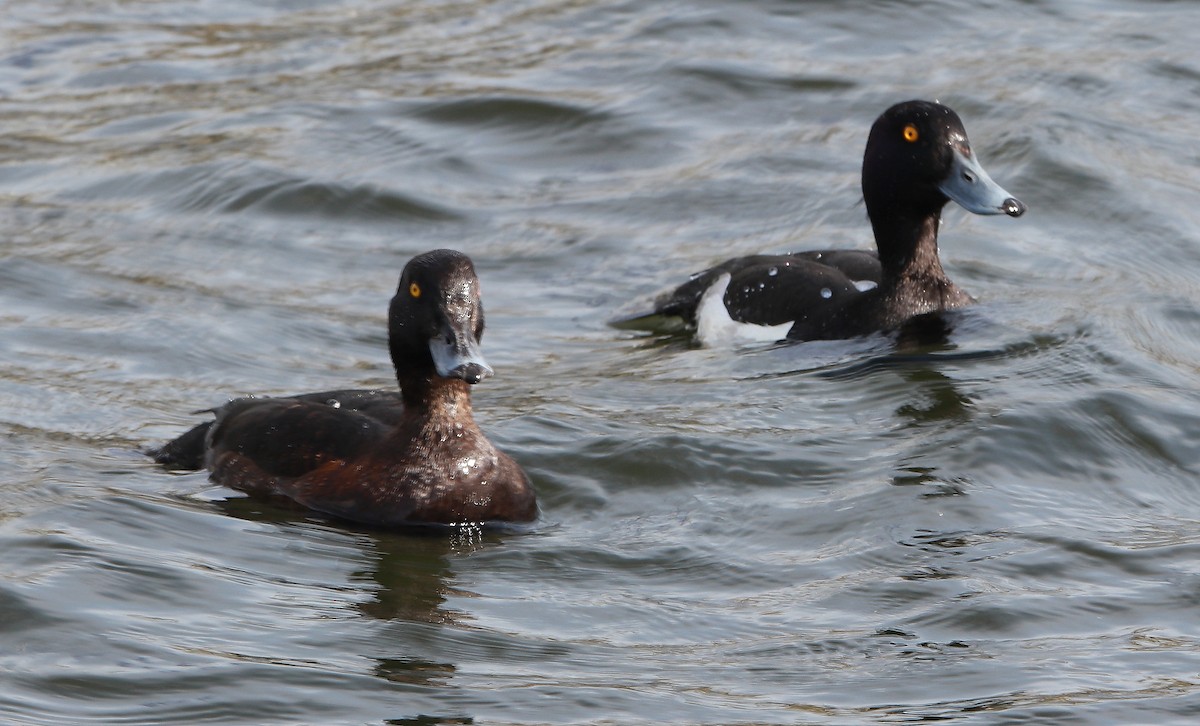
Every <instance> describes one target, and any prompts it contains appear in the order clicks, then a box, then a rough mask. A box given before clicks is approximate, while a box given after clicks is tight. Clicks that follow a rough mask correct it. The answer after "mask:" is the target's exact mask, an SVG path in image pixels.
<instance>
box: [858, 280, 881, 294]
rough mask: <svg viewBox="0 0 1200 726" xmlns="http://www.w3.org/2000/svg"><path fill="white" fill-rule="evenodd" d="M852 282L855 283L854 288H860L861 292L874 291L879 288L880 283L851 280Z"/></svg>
mask: <svg viewBox="0 0 1200 726" xmlns="http://www.w3.org/2000/svg"><path fill="white" fill-rule="evenodd" d="M851 282H852V283H854V287H856V288H858V291H859V292H866V291H867V290H874V289H875V288H877V287H879V283H878V282H875V281H874V280H851Z"/></svg>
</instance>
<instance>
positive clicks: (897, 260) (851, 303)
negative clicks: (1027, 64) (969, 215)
mask: <svg viewBox="0 0 1200 726" xmlns="http://www.w3.org/2000/svg"><path fill="white" fill-rule="evenodd" d="M862 189H863V199H864V201H865V203H866V207H867V215H868V217H869V218H870V220H871V227H872V230H873V231H874V234H875V243H876V251H874V252H868V251H864V250H820V251H812V252H800V253H794V254H786V255H753V256H749V257H738V258H734V259H731V260H726V261H725V262H723V263H721V264H719V265H717V266H715V267H712V268H710V269H708V270H705V271H704V272H701V273H699V274H697V275H693V276H692V279H690V280H689V281H688V282H686V283H684V284H683V285H681V286H679V287H678V288H676V289H675V290H673V291H672V292H670V293H667V294H665V295H663V296H661V297H659V299H658V300H657V301H656V303H655V313H654V314H655V315H665V316H677V317H680V318H682V319H683V320H684V321H685V322H686V323H688V324H690V325H692V326H695V325H697V323H698V322H699V321H698V320H697V316H698V314H699V313H700V312H701V311H702V310H707V309H708V308H707V307H705V306H702V305H701V303H702V301H703V299H704V296H705V293H706V292H710V291H712V292H713V293H719V294H722V301H723V303H724V310H725V313H726V314H727V315H728V317H729V318H730V319H732V320H733V321H734V322H737V323H748V324H752V325H758V326H777V325H782V324H787V323H791V327H790V328H789V329H788V331H787V337H788V338H790V339H793V340H814V339H836V338H849V337H854V336H858V335H865V334H868V333H872V332H875V331H879V330H887V329H892V328H896V327H898V326H900V325H901V324H903V323H904V322H905V321H906V320H908V319H910V318H912V317H915V316H917V315H922V314H925V313H934V312H941V311H946V310H952V309H954V308H958V307H962V306H964V305H967V304H969V303H970V302H971V301H972V298H971V297H970V296H969V295H968V294H967V293H966V292H964V291H963V290H961V289H960V288H959V287H957V286H956V285H955V284H954V283H953V282H951V281H950V279H949V278H948V277H947V276H946V273H945V271H944V270H943V269H942V265H941V261H940V260H939V259H938V238H937V233H938V224H939V222H940V217H941V210H942V207H944V206H945V204H946V202H948V201H951V200H953V201H955V202H958V203H959V204H960V205H962V206H963V207H964V208H965V209H967V210H968V211H971V212H974V213H976V214H1007V215H1009V216H1011V217H1019V216H1021V214H1023V213H1024V212H1025V205H1023V204H1022V203H1021V202H1019V201H1017V200H1016V199H1015V198H1013V197H1012V196H1011V195H1010V194H1008V192H1006V191H1004V189H1002V188H1001V187H1000V186H998V185H997V184H996V183H995V182H993V181H992V180H991V178H989V177H988V175H987V173H986V172H985V171H984V170H983V167H982V166H980V164H979V162H978V161H977V160H976V159H975V156H974V153H973V152H972V150H971V147H970V142H969V141H968V140H967V134H966V131H965V130H964V128H963V125H962V121H961V120H960V119H959V118H958V115H957V114H955V113H954V111H952V110H951V109H949V108H948V107H946V106H943V105H941V104H938V103H931V102H928V101H908V102H905V103H899V104H896V105H895V106H892V107H891V108H889V109H888V110H887V111H885V112H884V113H883V114H882V115H881V116H880V117H879V118H878V119H877V120H876V121H875V124H874V125H873V126H872V128H871V133H870V136H869V137H868V140H867V147H866V150H865V152H864V154H863V168H862ZM726 276H727V277H726ZM722 284H725V285H727V286H726V287H725V288H724V292H723V293H721V290H720V288H714V285H722ZM627 322H628V321H627Z"/></svg>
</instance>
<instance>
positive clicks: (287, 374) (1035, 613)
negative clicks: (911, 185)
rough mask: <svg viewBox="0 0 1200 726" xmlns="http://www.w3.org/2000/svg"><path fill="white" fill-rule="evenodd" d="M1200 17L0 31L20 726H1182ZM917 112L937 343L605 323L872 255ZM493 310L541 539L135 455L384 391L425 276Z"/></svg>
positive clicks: (6, 465) (2, 420) (808, 15)
mask: <svg viewBox="0 0 1200 726" xmlns="http://www.w3.org/2000/svg"><path fill="white" fill-rule="evenodd" d="M1197 31H1200V8H1197V7H1195V6H1193V5H1191V4H1188V3H1178V2H1175V3H1170V2H1163V3H1155V2H1132V1H1127V2H1116V1H1114V2H1081V1H1080V2H1057V3H1041V2H1028V3H1022V4H1020V5H1013V4H1010V3H995V4H987V3H974V4H971V5H970V6H967V5H961V6H960V5H959V4H954V3H936V2H915V3H887V2H873V3H808V2H806V3H799V2H782V1H777V2H746V1H745V0H727V1H726V2H705V3H670V2H666V3H645V2H624V3H613V2H607V3H601V2H586V1H582V0H577V1H575V2H551V1H549V0H527V1H525V2H496V3H488V2H436V1H434V0H426V1H422V2H391V1H388V0H375V1H371V0H344V1H343V2H332V1H330V2H322V1H320V0H310V1H308V2H303V1H297V2H287V1H285V0H278V1H276V2H271V3H243V2H220V1H216V2H208V3H199V4H197V3H182V2H175V1H172V0H164V1H163V2H155V3H147V2H133V1H127V2H119V3H105V4H99V5H97V4H90V3H67V2H51V3H43V2H39V3H33V2H27V1H21V0H17V1H15V2H10V3H7V4H6V6H5V10H4V13H3V14H2V17H0V39H2V42H0V200H2V202H3V213H2V214H0V326H2V332H0V364H2V365H0V371H2V372H0V412H2V413H0V551H3V553H4V556H3V557H2V558H0V679H2V680H0V682H2V683H3V688H0V721H4V722H9V723H20V724H61V723H125V724H131V723H164V722H172V723H201V722H203V723H260V724H265V723H281V724H283V723H383V722H388V723H425V724H429V723H518V724H525V723H621V724H627V723H687V724H701V723H708V724H737V723H746V724H749V723H755V724H760V723H831V724H832V723H837V724H848V723H869V722H904V721H916V720H948V721H956V722H972V723H1012V722H1020V721H1029V722H1037V723H1097V724H1106V723H1157V724H1161V723H1190V722H1192V721H1193V720H1194V719H1195V718H1196V717H1197V713H1200V626H1198V625H1197V622H1198V621H1197V618H1196V605H1197V603H1198V602H1200V567H1198V566H1197V561H1198V556H1200V533H1198V532H1200V528H1198V526H1197V525H1198V517H1197V511H1200V484H1198V474H1200V465H1198V464H1197V462H1198V461H1200V435H1198V433H1197V431H1198V430H1200V425H1198V424H1200V417H1198V415H1197V411H1198V406H1197V405H1198V403H1200V393H1198V392H1200V364H1198V363H1197V361H1200V312H1198V311H1200V293H1198V292H1197V291H1198V290H1200V205H1198V204H1197V203H1196V201H1197V199H1198V198H1200V172H1198V171H1197V170H1198V169H1200V164H1198V162H1200V151H1197V148H1198V147H1197V145H1196V143H1195V140H1196V138H1198V137H1200V113H1198V112H1200V65H1198V64H1197V61H1196V56H1195V51H1194V41H1195V37H1196V35H1197ZM913 97H921V98H937V99H940V100H942V101H943V102H945V103H948V104H949V105H951V106H953V107H954V108H955V109H956V110H958V112H959V113H960V115H961V116H962V117H963V119H964V121H965V123H966V126H967V130H968V132H969V133H970V134H971V137H972V141H973V144H974V146H975V149H976V151H977V153H978V154H979V155H980V158H981V159H982V161H983V163H984V165H985V166H986V168H987V169H988V171H989V172H990V174H991V175H992V177H993V178H994V179H996V181H997V182H998V183H1000V184H1001V185H1003V186H1004V187H1005V188H1006V189H1008V190H1009V191H1011V192H1013V193H1014V194H1016V195H1017V196H1018V197H1019V198H1021V199H1022V201H1024V202H1026V203H1027V204H1028V205H1029V207H1030V212H1029V213H1028V214H1027V215H1026V216H1024V217H1022V218H1021V219H1018V220H1013V219H1008V218H999V219H997V218H980V217H974V216H971V215H968V214H966V213H964V212H962V211H961V210H958V209H956V208H948V209H947V212H946V216H945V224H944V227H943V236H942V257H943V260H944V262H945V264H946V267H947V269H948V271H949V273H950V275H951V276H952V277H953V278H954V279H955V280H956V281H957V282H958V283H959V284H960V285H962V286H963V287H964V288H965V289H967V290H968V291H970V292H971V293H972V294H974V295H975V296H976V297H978V298H979V299H980V300H981V304H980V305H979V306H977V307H976V308H974V309H973V310H970V311H968V312H967V313H965V314H964V315H963V316H961V319H960V320H958V321H957V323H958V324H957V327H956V329H955V331H954V332H953V334H952V335H951V336H950V338H949V340H948V341H947V342H946V343H945V344H943V345H938V346H934V347H930V348H921V349H915V350H909V349H898V348H897V347H896V346H895V345H894V344H893V343H892V342H891V341H889V340H886V339H882V338H871V339H865V340H858V341H845V342H835V343H811V344H804V345H796V346H773V345H769V344H754V345H745V346H739V347H733V348H709V349H700V348H695V347H693V346H691V345H689V344H688V343H687V342H685V341H683V340H681V339H679V338H672V337H669V336H666V337H662V336H648V335H645V334H639V333H635V332H631V331H625V330H619V329H615V328H612V327H610V326H609V325H608V324H607V323H608V321H609V320H611V319H613V318H615V317H617V316H619V315H620V314H622V313H626V312H630V311H633V310H636V309H638V307H639V306H642V305H644V304H645V303H646V302H647V301H648V300H649V299H650V298H651V297H652V295H653V294H655V293H656V292H659V291H661V290H663V289H665V288H667V287H669V286H670V285H672V284H675V283H678V282H681V281H683V280H685V279H686V278H687V276H688V274H690V273H692V272H695V271H697V270H700V269H702V268H703V267H705V266H706V265H708V264H711V263H713V262H716V261H718V260H720V259H723V258H724V257H726V256H729V255H732V254H742V253H753V252H764V251H767V252H769V251H783V250H790V249H804V248H810V247H866V246H869V245H870V238H869V232H868V228H867V225H866V221H865V215H864V210H863V208H862V205H861V201H860V196H859V191H858V170H859V164H860V160H861V153H862V147H863V145H864V143H865V140H866V133H867V130H868V128H869V126H870V123H871V121H872V120H873V119H874V117H875V115H877V114H878V113H879V112H880V111H881V110H882V109H884V108H886V107H887V106H888V105H890V104H891V103H893V102H895V101H899V100H904V99H908V98H913ZM441 246H451V247H456V248H459V249H462V250H464V251H465V252H467V253H468V254H470V255H471V256H472V257H473V258H474V260H475V261H476V265H477V267H478V269H479V272H480V277H481V279H482V283H483V291H484V301H485V305H486V307H487V311H488V324H489V327H488V333H487V335H486V336H485V338H484V351H485V354H486V355H487V356H488V359H489V361H490V362H491V364H492V365H493V366H494V367H495V368H496V371H497V376H496V377H495V378H493V379H489V380H488V381H485V382H484V383H483V384H481V385H480V386H478V387H477V388H476V389H475V394H476V406H477V409H478V413H479V417H480V419H481V422H482V423H483V425H484V426H485V428H486V429H487V430H488V431H489V432H490V433H491V435H492V437H493V438H494V440H495V441H496V442H497V443H499V444H500V445H501V446H502V447H503V448H505V449H506V450H508V451H509V452H511V453H512V454H513V455H514V456H515V457H516V458H517V459H518V460H519V461H520V462H522V464H523V465H524V466H525V467H526V469H527V470H528V471H529V473H530V474H531V476H532V478H533V480H534V482H535V484H536V486H537V488H538V492H539V495H540V500H541V503H542V509H543V518H542V522H541V524H540V525H539V527H538V528H537V529H536V531H534V532H533V533H531V534H518V535H512V534H496V533H492V534H484V535H478V534H474V533H470V532H464V533H461V534H460V535H458V536H455V537H448V538H444V537H422V536H415V535H411V534H403V533H399V534H395V533H379V532H370V531H361V530H358V529H356V528H354V527H351V526H347V525H344V524H339V523H335V522H329V521H325V520H322V519H320V518H316V517H308V516H305V515H303V514H299V513H295V512H285V511H279V510H276V509H273V508H271V507H270V506H267V505H264V504H261V503H258V502H255V501H251V500H247V499H243V498H238V497H237V496H236V495H235V494H234V493H232V492H230V491H228V490H224V489H221V488H219V487H214V486H213V485H211V484H210V483H208V482H207V480H206V478H205V476H204V475H203V474H190V475H174V476H173V475H170V474H167V473H164V472H163V471H161V470H159V469H157V468H156V467H154V466H153V465H152V464H151V463H149V462H148V461H147V460H145V459H144V458H143V457H142V456H141V455H140V454H139V453H138V449H139V447H142V446H145V445H147V444H154V443H158V442H161V441H163V440H164V439H166V438H167V437H170V436H172V435H174V434H176V433H178V432H179V431H181V430H182V429H183V428H184V427H186V426H188V425H190V424H191V423H192V422H194V421H195V420H197V418H196V417H194V416H190V415H188V412H189V411H193V410H196V409H199V408H204V407H207V406H211V405H214V404H217V403H220V402H221V401H223V400H224V399H225V398H226V397H228V396H231V395H236V394H239V393H251V392H253V393H263V394H271V393H276V394H279V393H290V392H299V391H308V390H320V389H332V388H341V387H347V386H384V385H390V383H391V381H392V376H391V371H390V367H389V363H388V361H387V357H386V349H385V333H384V328H383V325H384V322H383V321H384V311H385V307H386V304H387V300H388V298H389V297H390V295H391V293H392V292H393V290H394V286H395V284H396V278H397V275H398V274H399V271H400V269H401V267H402V266H403V264H404V262H405V261H406V260H407V259H408V258H410V257H411V256H413V255H414V254H416V253H418V252H422V251H424V250H427V249H431V248H435V247H441Z"/></svg>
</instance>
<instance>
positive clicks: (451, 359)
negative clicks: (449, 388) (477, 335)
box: [429, 334, 494, 383]
mask: <svg viewBox="0 0 1200 726" xmlns="http://www.w3.org/2000/svg"><path fill="white" fill-rule="evenodd" d="M429 353H430V355H432V356H433V366H434V368H435V369H436V370H437V374H438V375H439V376H441V377H442V378H461V379H463V380H464V381H466V382H467V383H479V382H480V381H482V380H483V379H484V378H487V377H488V376H490V375H492V374H493V373H494V371H492V367H491V366H489V365H488V363H487V361H486V360H484V358H483V353H482V352H481V351H480V350H479V343H477V342H476V341H475V339H474V338H473V337H471V336H470V335H456V334H449V335H446V336H441V337H437V338H432V339H430V341H429Z"/></svg>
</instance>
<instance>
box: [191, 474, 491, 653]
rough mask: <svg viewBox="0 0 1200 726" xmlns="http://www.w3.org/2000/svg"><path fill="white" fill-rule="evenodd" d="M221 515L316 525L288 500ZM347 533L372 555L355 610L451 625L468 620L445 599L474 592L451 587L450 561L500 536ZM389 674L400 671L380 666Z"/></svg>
mask: <svg viewBox="0 0 1200 726" xmlns="http://www.w3.org/2000/svg"><path fill="white" fill-rule="evenodd" d="M214 504H215V505H216V506H217V507H219V508H220V509H221V510H222V511H224V513H225V514H227V515H229V516H232V517H237V518H238V519H244V520H247V521H253V522H269V523H273V524H296V525H299V524H304V523H311V522H313V521H314V516H313V514H312V512H310V511H307V510H304V509H301V508H299V507H296V506H295V505H292V504H291V503H290V502H288V500H286V499H280V500H278V501H276V500H272V501H271V502H264V501H263V500H262V499H255V498H251V497H231V498H228V499H224V500H220V501H218V502H215V503H214ZM337 524H338V526H339V527H342V528H344V529H346V530H347V531H349V532H353V533H357V534H361V535H364V536H365V538H366V539H365V540H364V546H363V549H364V552H365V553H366V554H368V555H373V557H372V562H371V565H370V566H369V567H366V568H363V569H361V570H358V571H356V572H354V573H353V575H352V577H353V579H354V580H355V581H357V582H366V583H370V585H369V588H368V589H369V590H370V592H371V593H372V594H373V596H374V597H373V599H372V600H370V601H367V602H363V603H360V604H359V605H358V609H359V610H360V611H361V612H362V613H363V614H364V615H369V616H371V617H373V618H378V619H380V620H403V621H409V622H419V623H437V624H451V623H459V622H462V621H464V620H466V619H467V615H466V614H465V613H463V612H461V611H458V610H455V609H453V608H451V607H448V606H447V604H446V600H447V597H449V596H454V595H460V596H464V597H472V595H473V594H472V593H470V592H468V591H465V590H459V589H457V588H455V587H454V584H453V583H454V580H455V574H454V571H453V568H452V564H451V558H452V557H454V556H458V555H465V554H470V553H472V552H475V551H478V550H482V549H484V548H487V547H491V546H495V545H497V544H499V543H500V542H502V540H503V536H504V535H503V532H499V531H493V530H487V529H482V528H479V527H475V526H463V527H436V528H434V527H428V528H423V527H413V528H411V529H406V530H403V531H380V530H373V529H368V528H364V527H362V526H360V525H354V524H349V523H344V522H338V523H337ZM381 668H382V669H383V670H384V671H385V672H387V673H393V672H402V671H404V669H403V668H398V669H397V668H393V667H392V666H390V665H385V666H381Z"/></svg>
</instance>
